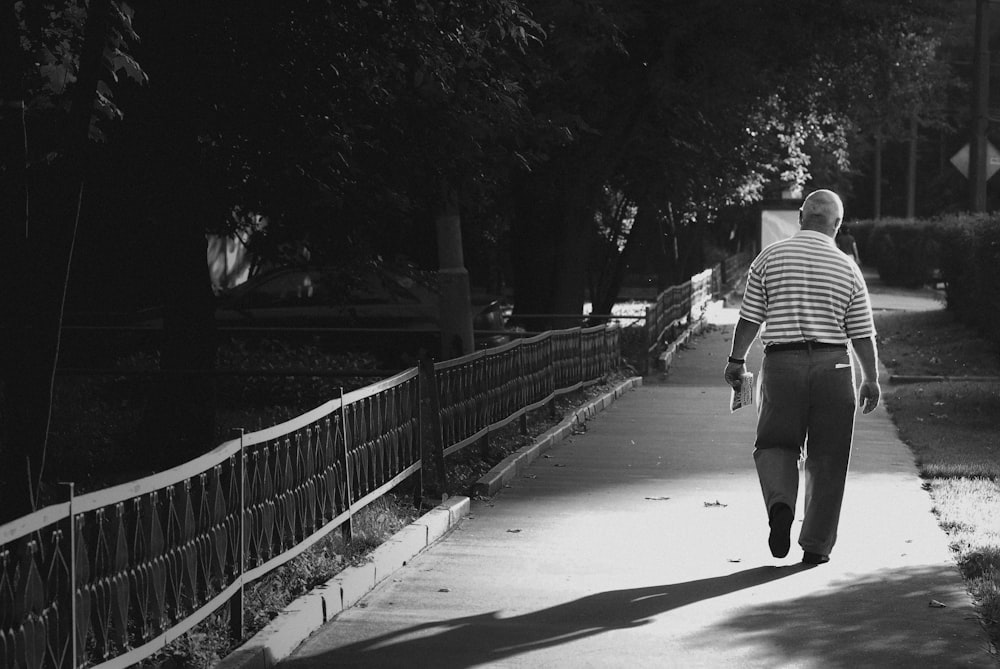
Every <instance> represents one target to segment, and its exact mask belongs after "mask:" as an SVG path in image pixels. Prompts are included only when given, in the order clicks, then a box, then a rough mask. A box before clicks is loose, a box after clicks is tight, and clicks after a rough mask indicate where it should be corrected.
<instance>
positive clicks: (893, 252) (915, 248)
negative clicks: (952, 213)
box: [866, 218, 941, 287]
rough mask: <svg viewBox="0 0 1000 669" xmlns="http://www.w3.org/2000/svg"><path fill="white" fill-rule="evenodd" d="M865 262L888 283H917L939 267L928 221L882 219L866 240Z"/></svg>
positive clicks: (914, 284)
mask: <svg viewBox="0 0 1000 669" xmlns="http://www.w3.org/2000/svg"><path fill="white" fill-rule="evenodd" d="M866 249H867V250H866V252H867V254H868V255H867V260H868V262H874V263H875V266H876V267H877V268H878V272H879V278H881V279H882V281H884V282H885V283H886V284H887V285H890V286H909V287H915V286H921V285H924V284H926V283H928V282H929V281H930V280H931V278H932V277H933V276H934V275H935V273H936V272H937V271H938V270H939V269H940V264H941V259H940V247H939V243H938V240H937V238H936V235H935V228H934V226H932V225H931V224H930V223H929V222H928V221H911V220H907V219H888V218H887V219H882V220H880V221H878V222H877V223H876V224H875V226H874V228H873V230H872V232H871V236H870V238H869V239H868V240H867V243H866Z"/></svg>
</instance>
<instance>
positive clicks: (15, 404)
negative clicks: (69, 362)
mask: <svg viewBox="0 0 1000 669" xmlns="http://www.w3.org/2000/svg"><path fill="white" fill-rule="evenodd" d="M109 11H110V0H94V1H93V2H91V3H90V7H89V10H88V17H87V22H86V26H85V30H84V39H83V48H82V51H81V53H80V66H79V71H78V73H77V79H76V82H75V84H74V87H73V91H72V102H71V105H70V110H69V114H68V117H67V119H66V121H65V122H64V124H63V128H64V132H63V135H62V137H60V138H57V140H56V143H55V145H54V146H52V147H51V150H52V151H54V152H55V153H56V155H57V157H56V158H55V159H54V160H52V161H46V162H45V163H44V164H41V165H40V166H38V167H35V168H33V169H32V170H31V171H30V172H28V170H27V168H26V167H25V161H26V159H27V156H26V154H25V147H24V145H23V140H22V142H21V144H20V148H18V146H17V145H18V142H17V141H16V138H15V137H14V136H13V134H14V132H16V128H18V127H19V120H18V116H19V114H18V113H15V114H10V113H9V111H8V110H7V109H5V110H4V122H3V124H4V127H5V130H4V140H3V141H4V144H5V146H7V145H9V146H10V147H11V148H12V149H13V151H14V153H13V156H14V157H13V162H14V167H13V170H12V172H11V177H12V178H11V179H10V182H9V183H5V184H4V186H3V188H2V191H3V194H4V196H5V197H6V195H8V194H10V195H11V197H12V199H11V203H10V206H11V208H12V209H14V211H12V212H11V215H12V218H11V219H9V220H10V222H12V223H13V225H9V226H8V225H4V226H2V228H3V233H2V237H0V247H2V251H0V265H3V266H4V268H5V272H4V275H3V279H4V280H5V284H4V290H3V291H0V293H2V294H3V298H0V312H2V313H3V314H4V318H5V319H6V323H5V330H8V332H9V334H10V335H12V336H10V337H9V339H8V340H7V341H6V342H5V344H4V346H2V347H0V348H2V349H3V356H4V357H3V359H2V364H0V367H2V369H0V379H2V383H0V386H2V389H0V392H2V397H0V400H2V405H0V418H2V419H3V423H4V426H3V433H2V439H3V441H2V443H0V448H2V449H3V450H2V457H3V458H4V460H5V461H7V462H8V463H9V466H8V467H6V468H5V470H6V471H7V472H9V474H8V475H7V477H5V479H6V480H5V481H4V485H3V486H0V489H2V492H0V496H2V497H0V522H2V521H4V520H11V519H13V518H16V517H18V516H20V515H23V514H24V513H26V512H28V511H30V510H32V509H33V508H37V507H38V506H40V505H44V504H45V503H48V502H50V501H54V500H52V499H48V498H44V499H43V498H42V496H41V495H40V486H41V483H42V479H43V478H44V476H45V470H44V468H45V459H46V450H47V442H48V430H49V420H50V416H51V407H52V393H51V388H52V384H53V383H54V374H55V368H56V365H57V364H58V351H59V341H60V329H61V326H62V309H63V301H64V294H65V284H66V282H67V281H68V279H69V270H70V263H71V260H72V248H73V242H74V239H75V235H76V226H77V224H78V222H79V218H78V216H79V204H80V201H81V198H82V196H83V185H82V184H83V178H84V176H83V175H85V174H86V162H87V151H88V145H89V139H88V138H89V129H90V122H91V115H92V110H93V103H94V98H95V92H96V88H97V81H98V79H99V77H100V71H101V68H102V65H101V57H102V54H103V51H104V41H105V35H106V30H107V21H108V15H109ZM10 21H16V16H15V15H14V14H13V8H12V6H11V5H10V3H6V6H5V7H4V10H3V19H0V31H2V33H0V39H2V40H3V42H4V46H3V52H4V54H5V55H8V56H9V55H11V54H13V52H14V47H11V46H10V44H9V42H8V40H9V39H10V38H11V37H12V36H14V37H16V33H17V29H16V23H15V25H14V26H13V27H12V26H11V25H10V23H9V22H10ZM16 48H17V49H18V50H20V47H19V45H18V46H17V47H16ZM4 60H5V61H6V60H7V58H5V59H4ZM3 67H4V68H5V69H4V70H3V71H2V74H3V76H4V78H5V83H4V91H3V95H4V101H5V102H14V103H15V104H17V101H18V100H20V97H21V95H20V91H16V90H15V87H20V86H21V85H22V84H23V76H24V70H23V68H24V67H25V64H24V62H23V60H22V58H21V57H20V54H14V57H13V60H11V61H10V62H7V63H5V65H4V66H3ZM8 68H9V69H8ZM17 107H18V108H19V107H20V104H17ZM17 111H18V110H17V109H15V112H17ZM8 121H11V122H12V123H13V126H10V125H8ZM21 131H22V136H23V133H24V128H21ZM37 136H44V135H42V133H38V134H37ZM6 220H7V219H5V221H6Z"/></svg>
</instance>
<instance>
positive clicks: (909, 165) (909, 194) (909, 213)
mask: <svg viewBox="0 0 1000 669" xmlns="http://www.w3.org/2000/svg"><path fill="white" fill-rule="evenodd" d="M908 145H909V146H908V148H909V151H908V152H907V156H906V158H907V160H906V217H907V218H913V217H914V216H915V215H916V210H917V117H916V116H911V117H910V140H909V142H908Z"/></svg>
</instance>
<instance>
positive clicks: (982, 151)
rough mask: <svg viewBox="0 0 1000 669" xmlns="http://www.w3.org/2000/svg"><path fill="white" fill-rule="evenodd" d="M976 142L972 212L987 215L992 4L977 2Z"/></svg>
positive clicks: (971, 168) (972, 149)
mask: <svg viewBox="0 0 1000 669" xmlns="http://www.w3.org/2000/svg"><path fill="white" fill-rule="evenodd" d="M975 49H976V54H975V60H974V63H973V68H974V73H973V86H974V91H973V97H972V99H973V103H972V105H973V106H972V141H971V142H969V183H970V185H971V187H972V188H971V193H970V195H971V202H970V205H971V206H970V209H971V210H972V211H973V212H983V211H986V130H987V127H988V124H989V116H988V111H989V99H990V0H976V41H975Z"/></svg>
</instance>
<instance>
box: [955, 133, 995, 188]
mask: <svg viewBox="0 0 1000 669" xmlns="http://www.w3.org/2000/svg"><path fill="white" fill-rule="evenodd" d="M951 164H952V165H954V166H955V169H957V170H958V171H959V172H961V173H962V176H964V177H965V178H966V179H968V178H969V145H968V144H966V145H965V146H963V147H962V148H961V149H959V150H958V153H956V154H955V155H953V156H952V157H951ZM997 170H1000V151H998V150H997V147H995V146H993V145H992V144H990V143H989V142H986V178H987V179H989V178H990V177H992V176H993V175H994V174H996V173H997Z"/></svg>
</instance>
